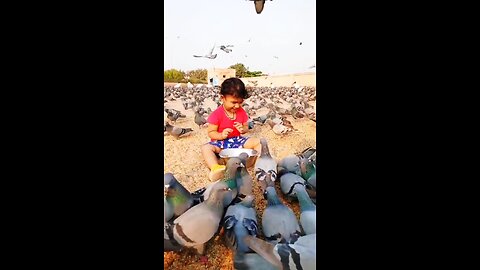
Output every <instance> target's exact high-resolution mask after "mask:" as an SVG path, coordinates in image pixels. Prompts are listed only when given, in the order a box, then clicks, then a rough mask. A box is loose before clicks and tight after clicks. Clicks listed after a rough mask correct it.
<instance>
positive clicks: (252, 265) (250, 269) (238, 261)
mask: <svg viewBox="0 0 480 270" xmlns="http://www.w3.org/2000/svg"><path fill="white" fill-rule="evenodd" d="M233 267H234V269H236V270H237V269H238V270H240V269H242V270H257V269H262V270H278V269H279V268H277V266H275V265H273V264H271V263H270V262H268V261H267V260H265V259H264V258H263V257H262V256H260V255H258V254H257V253H242V252H237V253H235V256H234V257H233ZM280 269H281V268H280Z"/></svg>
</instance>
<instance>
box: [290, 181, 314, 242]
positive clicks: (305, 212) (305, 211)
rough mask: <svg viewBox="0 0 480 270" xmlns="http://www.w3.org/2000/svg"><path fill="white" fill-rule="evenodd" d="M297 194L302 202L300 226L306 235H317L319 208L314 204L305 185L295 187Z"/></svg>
mask: <svg viewBox="0 0 480 270" xmlns="http://www.w3.org/2000/svg"><path fill="white" fill-rule="evenodd" d="M294 189H295V193H296V194H297V198H298V201H299V202H300V209H301V211H302V212H301V213H300V225H301V226H302V229H303V232H304V233H305V234H314V233H317V207H316V206H315V204H313V202H312V200H311V199H310V196H309V195H308V193H307V190H306V189H305V186H304V185H295V187H294Z"/></svg>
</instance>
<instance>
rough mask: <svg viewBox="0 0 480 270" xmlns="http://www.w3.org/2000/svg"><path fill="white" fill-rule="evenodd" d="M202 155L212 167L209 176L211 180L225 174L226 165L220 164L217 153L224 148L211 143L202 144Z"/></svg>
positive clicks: (215, 179)
mask: <svg viewBox="0 0 480 270" xmlns="http://www.w3.org/2000/svg"><path fill="white" fill-rule="evenodd" d="M201 150H202V156H203V159H205V162H206V163H207V166H208V168H209V169H210V174H209V175H208V178H209V179H210V181H217V180H218V179H220V178H222V177H223V176H224V171H225V165H219V164H218V159H217V156H216V155H215V153H217V154H218V153H220V151H221V150H222V149H220V147H218V146H214V145H211V144H209V143H207V144H204V145H202V149H201Z"/></svg>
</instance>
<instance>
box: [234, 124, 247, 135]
mask: <svg viewBox="0 0 480 270" xmlns="http://www.w3.org/2000/svg"><path fill="white" fill-rule="evenodd" d="M233 126H234V127H235V128H236V129H237V130H238V131H239V132H240V133H244V132H245V131H244V129H243V125H242V124H241V123H239V122H233Z"/></svg>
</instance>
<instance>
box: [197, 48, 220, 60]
mask: <svg viewBox="0 0 480 270" xmlns="http://www.w3.org/2000/svg"><path fill="white" fill-rule="evenodd" d="M214 49H215V45H213V48H212V50H211V51H210V53H209V54H206V55H193V57H205V58H208V59H215V58H217V54H213V50H214Z"/></svg>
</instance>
